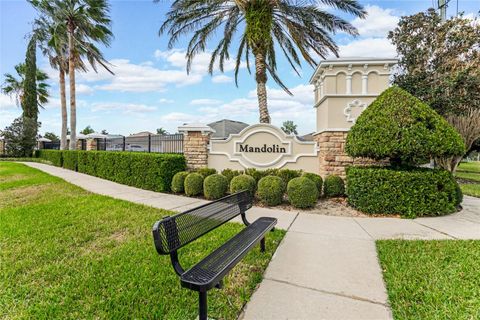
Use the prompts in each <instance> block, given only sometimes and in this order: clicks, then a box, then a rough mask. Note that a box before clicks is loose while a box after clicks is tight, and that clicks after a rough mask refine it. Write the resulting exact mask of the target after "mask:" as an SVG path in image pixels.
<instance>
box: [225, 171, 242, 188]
mask: <svg viewBox="0 0 480 320" xmlns="http://www.w3.org/2000/svg"><path fill="white" fill-rule="evenodd" d="M241 174H242V171H240V170H232V169H224V170H222V176H224V177H225V178H227V181H228V184H229V185H230V182H232V179H233V178H234V177H236V176H239V175H241Z"/></svg>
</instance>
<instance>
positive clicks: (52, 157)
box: [35, 150, 63, 167]
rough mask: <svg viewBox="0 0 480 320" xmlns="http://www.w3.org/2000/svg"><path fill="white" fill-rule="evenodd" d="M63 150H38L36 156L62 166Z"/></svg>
mask: <svg viewBox="0 0 480 320" xmlns="http://www.w3.org/2000/svg"><path fill="white" fill-rule="evenodd" d="M62 153H63V151H60V150H37V151H35V157H37V158H40V159H43V160H46V161H49V162H51V163H52V164H53V165H54V166H57V167H61V166H62V164H63V157H62Z"/></svg>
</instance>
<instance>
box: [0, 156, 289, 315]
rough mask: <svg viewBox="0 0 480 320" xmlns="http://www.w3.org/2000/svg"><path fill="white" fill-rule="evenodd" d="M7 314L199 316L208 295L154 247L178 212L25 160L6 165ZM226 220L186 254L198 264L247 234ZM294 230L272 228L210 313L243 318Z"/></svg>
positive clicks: (0, 298) (0, 240)
mask: <svg viewBox="0 0 480 320" xmlns="http://www.w3.org/2000/svg"><path fill="white" fill-rule="evenodd" d="M0 190H1V193H0V247H1V250H0V261H1V268H0V270H1V271H0V272H1V277H0V306H1V308H0V317H1V318H48V319H54V318H56V319H65V318H75V319H78V318H82V319H89V318H111V319H125V318H130V319H131V318H136V319H147V318H156V319H194V318H195V317H196V316H197V313H198V310H197V303H198V301H197V300H198V296H197V294H196V293H195V292H191V291H189V290H184V289H182V288H181V287H180V283H179V281H178V277H177V276H176V275H175V273H174V272H173V270H172V266H171V263H170V259H169V258H168V257H159V256H158V255H157V253H156V251H155V248H154V246H153V240H152V235H151V228H152V224H153V223H154V222H155V221H157V220H158V219H159V218H161V217H162V216H165V215H172V214H173V212H169V211H166V210H159V209H155V208H151V207H146V206H142V205H138V204H134V203H130V202H127V201H122V200H116V199H112V198H110V197H106V196H101V195H96V194H92V193H90V192H87V191H85V190H83V189H81V188H78V187H76V186H73V185H71V184H69V183H66V182H65V181H63V180H62V179H59V178H56V177H52V176H50V175H48V174H46V173H43V172H41V171H39V170H36V169H32V168H29V167H27V166H25V165H22V164H18V163H9V162H1V163H0ZM242 227H243V226H241V225H240V224H236V223H229V224H226V225H224V226H222V227H220V228H219V229H217V230H215V231H214V232H212V233H210V234H209V235H207V236H204V237H203V238H202V239H200V240H198V241H197V242H195V243H194V244H192V245H191V246H189V248H185V250H184V251H182V257H185V258H184V259H183V261H182V262H183V263H184V264H185V266H187V267H188V266H191V265H193V264H194V263H195V262H198V261H199V260H200V259H201V258H203V257H205V256H206V255H207V254H208V253H209V252H211V251H212V250H213V249H215V248H217V247H218V246H220V245H221V244H223V243H225V241H227V239H229V238H230V237H232V236H233V235H235V234H236V233H238V231H239V230H240V229H241V228H242ZM283 235H284V232H283V231H281V230H276V231H274V232H272V233H270V234H269V236H268V237H267V238H266V240H267V246H266V247H267V252H266V254H262V253H261V252H260V250H253V251H252V252H251V253H250V254H248V255H247V256H246V257H245V258H244V259H243V260H242V262H241V263H240V264H239V265H238V266H237V267H236V268H235V269H234V270H233V271H232V272H231V273H230V275H229V276H227V278H225V287H224V290H213V291H212V292H211V294H210V301H211V303H210V306H209V314H210V315H211V317H213V318H215V319H236V318H237V316H238V315H239V312H240V311H241V309H242V307H243V305H244V304H245V303H246V302H247V301H248V299H249V297H250V295H251V294H252V292H253V290H254V288H255V286H256V285H257V284H258V283H259V282H260V281H261V279H262V274H263V271H264V270H265V268H266V266H267V264H268V262H269V261H270V259H271V257H272V254H273V252H274V251H275V250H276V247H277V246H278V244H279V242H280V240H281V238H282V237H283Z"/></svg>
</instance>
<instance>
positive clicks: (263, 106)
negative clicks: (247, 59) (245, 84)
mask: <svg viewBox="0 0 480 320" xmlns="http://www.w3.org/2000/svg"><path fill="white" fill-rule="evenodd" d="M255 80H256V81H257V98H258V108H259V111H260V123H270V115H269V113H268V106H267V87H266V83H267V67H266V64H265V55H264V54H263V53H256V54H255Z"/></svg>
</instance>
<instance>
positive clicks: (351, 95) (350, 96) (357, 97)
mask: <svg viewBox="0 0 480 320" xmlns="http://www.w3.org/2000/svg"><path fill="white" fill-rule="evenodd" d="M376 97H378V94H356V93H353V94H326V95H324V96H323V97H322V98H321V99H320V100H318V102H317V103H315V104H314V105H313V107H314V108H317V107H318V106H319V105H320V104H321V103H322V102H323V101H325V100H326V99H327V98H353V99H361V98H376Z"/></svg>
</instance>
